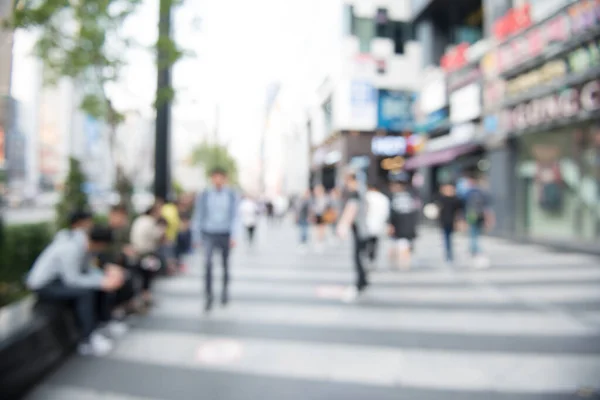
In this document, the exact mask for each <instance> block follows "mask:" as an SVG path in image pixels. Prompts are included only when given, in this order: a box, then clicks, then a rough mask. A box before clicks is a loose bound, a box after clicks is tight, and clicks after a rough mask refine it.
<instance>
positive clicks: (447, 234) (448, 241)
mask: <svg viewBox="0 0 600 400" xmlns="http://www.w3.org/2000/svg"><path fill="white" fill-rule="evenodd" d="M442 232H443V234H444V247H445V249H446V261H453V260H454V246H453V244H452V237H453V236H454V227H452V226H444V227H442Z"/></svg>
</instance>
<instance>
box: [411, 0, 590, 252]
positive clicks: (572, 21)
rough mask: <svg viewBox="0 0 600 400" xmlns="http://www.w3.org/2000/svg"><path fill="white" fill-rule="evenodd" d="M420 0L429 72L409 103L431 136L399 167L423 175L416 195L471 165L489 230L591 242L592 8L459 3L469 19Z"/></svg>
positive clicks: (418, 22)
mask: <svg viewBox="0 0 600 400" xmlns="http://www.w3.org/2000/svg"><path fill="white" fill-rule="evenodd" d="M416 3H421V6H420V8H419V7H417V8H415V10H416V11H415V13H414V15H413V21H414V23H415V27H416V29H415V31H416V35H417V38H419V41H420V42H421V44H422V45H423V60H424V68H425V69H426V70H427V71H429V72H430V73H431V74H433V76H434V78H427V81H428V82H427V83H426V84H424V86H423V89H422V90H421V91H420V93H419V96H418V100H417V109H416V118H417V120H418V122H417V125H418V127H419V129H420V130H421V131H423V132H425V133H426V134H427V136H428V142H427V144H426V145H425V147H424V150H423V152H421V153H420V154H418V155H417V156H416V157H414V158H413V159H412V160H410V162H409V163H408V164H407V165H406V166H407V167H408V168H410V169H413V170H417V171H419V172H421V173H422V175H423V176H424V178H425V179H424V187H423V189H424V190H423V195H424V197H426V198H431V196H432V195H433V193H435V192H436V191H437V190H438V187H439V184H440V183H443V182H445V181H456V180H457V179H458V180H460V178H461V175H462V173H463V172H464V170H465V169H467V168H469V169H473V168H475V169H477V170H479V172H480V173H481V175H482V176H483V177H484V180H485V181H487V183H488V185H489V188H490V191H491V194H492V196H493V198H494V208H495V211H496V214H497V221H498V223H497V227H496V233H498V234H502V235H506V236H510V237H520V238H527V239H531V240H535V241H540V242H552V243H559V244H564V245H567V246H572V247H573V246H575V247H588V248H593V247H597V246H596V245H595V244H597V242H598V240H599V238H600V229H599V228H600V223H599V221H598V220H599V210H598V201H599V200H600V196H599V193H600V192H599V186H600V173H599V172H598V171H599V169H598V168H599V167H598V165H600V164H599V162H598V160H599V159H600V156H599V155H598V146H599V145H598V143H600V139H599V137H598V132H600V129H599V120H600V114H599V110H600V102H599V87H600V86H599V81H598V79H599V77H600V69H599V65H600V56H599V54H600V51H599V48H598V43H599V34H600V32H599V31H598V27H599V26H600V20H599V18H598V15H599V14H598V11H599V3H598V2H597V1H586V0H579V1H569V0H556V1H530V2H523V1H515V2H512V1H506V2H500V1H498V2H491V1H489V2H488V1H485V0H484V1H479V2H475V1H473V2H471V1H465V2H464V3H465V7H463V8H461V12H462V11H465V12H471V13H474V14H472V15H459V14H457V13H458V11H453V13H454V15H450V16H445V15H444V12H442V11H443V10H444V9H446V8H445V7H444V6H443V3H444V2H443V1H436V0H432V1H428V2H427V1H421V2H417V1H416ZM450 14H452V13H450ZM476 15H478V17H475V16H476ZM457 21H458V23H457ZM431 86H433V88H431Z"/></svg>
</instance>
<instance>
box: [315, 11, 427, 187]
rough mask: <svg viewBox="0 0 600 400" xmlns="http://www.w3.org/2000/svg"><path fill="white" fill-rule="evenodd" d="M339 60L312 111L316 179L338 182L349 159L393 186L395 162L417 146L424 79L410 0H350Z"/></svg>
mask: <svg viewBox="0 0 600 400" xmlns="http://www.w3.org/2000/svg"><path fill="white" fill-rule="evenodd" d="M341 17H342V18H343V21H344V24H343V26H344V31H343V40H342V41H341V48H340V51H339V55H340V60H339V65H338V66H337V67H334V68H332V70H331V71H330V73H329V74H328V76H327V77H326V78H325V79H324V81H323V83H322V84H321V86H320V87H319V88H318V90H317V101H316V103H317V105H316V107H314V109H313V110H312V112H311V127H312V130H313V135H312V139H313V147H314V148H313V152H312V157H311V168H312V176H311V183H312V184H313V185H315V184H317V183H321V184H323V185H324V186H325V187H326V188H327V189H331V188H333V187H334V186H336V185H337V184H339V182H340V175H341V174H342V173H343V171H344V169H346V167H350V166H351V167H354V168H358V169H361V170H364V172H365V175H364V176H365V178H366V180H367V181H369V182H370V183H372V184H375V185H378V186H382V187H384V186H386V182H387V175H388V173H389V171H390V170H395V169H400V168H402V165H403V163H404V162H405V161H406V159H407V158H408V157H410V156H411V155H412V152H413V151H414V149H415V148H416V146H418V140H417V139H418V138H417V137H415V136H414V135H413V133H414V118H413V105H414V101H415V93H416V92H417V90H418V88H419V86H420V84H421V48H420V45H419V44H418V43H417V42H416V41H415V40H414V35H413V31H412V28H411V23H410V19H411V12H410V2H409V1H408V0H407V1H383V0H382V1H346V2H344V5H343V9H342V10H341Z"/></svg>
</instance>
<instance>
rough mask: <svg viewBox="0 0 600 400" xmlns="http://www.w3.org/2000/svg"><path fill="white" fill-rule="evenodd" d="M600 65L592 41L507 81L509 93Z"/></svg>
mask: <svg viewBox="0 0 600 400" xmlns="http://www.w3.org/2000/svg"><path fill="white" fill-rule="evenodd" d="M598 65H600V46H599V43H598V42H592V43H590V44H589V45H587V46H583V47H581V48H579V49H577V50H575V51H573V52H571V53H570V54H569V55H568V56H567V57H566V58H565V59H564V60H563V59H560V60H553V61H549V62H547V63H546V64H544V65H543V66H542V67H540V68H537V69H534V70H533V71H530V72H528V73H526V74H523V75H519V76H518V77H516V78H514V79H511V80H509V81H508V82H507V91H508V94H509V95H511V96H512V95H517V94H521V93H525V92H527V91H528V90H531V89H533V88H538V87H540V86H543V85H546V84H549V83H551V82H552V81H556V80H560V79H564V78H565V77H566V76H567V75H569V74H573V75H574V74H582V73H585V72H587V71H589V70H590V69H592V68H594V67H597V66H598Z"/></svg>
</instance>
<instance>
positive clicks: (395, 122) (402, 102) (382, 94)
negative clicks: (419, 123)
mask: <svg viewBox="0 0 600 400" xmlns="http://www.w3.org/2000/svg"><path fill="white" fill-rule="evenodd" d="M414 101H415V95H414V93H410V92H403V91H394V90H380V91H379V107H378V117H377V128H378V129H385V130H388V131H405V130H411V129H413V127H414V118H413V112H412V111H413V105H414Z"/></svg>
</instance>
